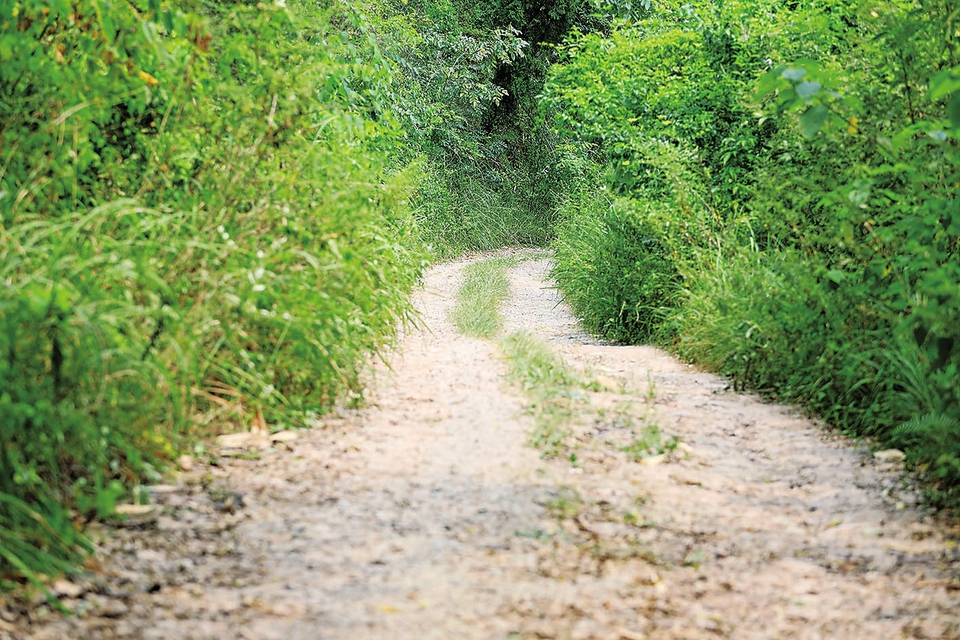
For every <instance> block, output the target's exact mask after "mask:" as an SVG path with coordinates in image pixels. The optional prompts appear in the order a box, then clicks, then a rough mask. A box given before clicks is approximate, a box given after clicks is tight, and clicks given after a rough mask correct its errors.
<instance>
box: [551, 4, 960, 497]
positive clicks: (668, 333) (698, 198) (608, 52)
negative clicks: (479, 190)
mask: <svg viewBox="0 0 960 640" xmlns="http://www.w3.org/2000/svg"><path fill="white" fill-rule="evenodd" d="M560 52H561V60H560V62H559V64H557V65H556V66H554V67H553V69H552V70H551V73H550V76H549V78H548V82H547V85H546V89H545V92H544V101H545V105H546V107H548V108H549V110H550V112H551V113H554V114H556V117H555V118H554V123H555V128H556V131H557V133H558V136H559V139H560V141H561V144H560V147H561V148H565V149H567V152H566V154H565V156H564V158H565V162H567V164H568V166H569V167H571V171H573V172H574V173H575V174H576V175H578V176H579V178H578V179H577V180H576V181H575V182H574V183H573V185H572V188H571V189H570V190H569V191H568V192H567V194H566V197H565V200H564V201H563V203H562V204H561V208H560V212H561V215H560V222H559V225H558V233H557V236H558V237H557V239H556V241H555V247H556V252H557V267H556V271H555V275H556V277H557V278H558V280H559V282H560V286H561V289H562V290H563V292H564V294H565V296H566V298H567V299H568V300H569V301H570V302H571V303H572V304H573V306H574V308H575V310H576V311H577V313H578V314H579V315H580V316H581V317H583V318H584V321H585V323H586V324H587V325H588V326H589V327H590V328H591V329H592V330H594V331H596V332H598V333H600V334H602V335H605V336H607V337H609V338H611V339H614V340H620V341H625V342H652V343H656V344H661V345H665V346H668V347H670V348H672V349H673V350H674V351H675V352H677V353H678V354H679V355H680V356H682V357H684V358H687V359H690V360H693V361H696V362H698V363H700V364H702V365H705V366H706V367H708V368H710V369H712V370H715V371H718V372H720V373H723V374H725V375H727V376H729V377H730V378H732V379H733V381H734V383H735V384H736V385H737V386H738V387H741V388H753V389H758V390H760V391H762V392H764V393H766V394H768V395H770V396H772V397H774V398H777V399H778V400H782V401H786V402H796V403H800V404H802V405H803V406H805V407H807V408H808V409H809V410H810V411H812V412H814V413H816V414H818V415H819V416H822V417H823V418H824V419H826V420H827V421H828V422H830V423H832V424H834V425H836V426H837V427H839V428H840V429H843V430H845V431H847V432H849V433H851V434H856V435H863V436H870V437H872V438H875V439H876V440H877V441H878V442H879V443H880V444H881V445H882V446H891V447H898V448H901V449H903V450H904V451H905V452H906V454H907V460H908V462H909V463H910V464H912V465H913V467H914V468H915V469H917V470H919V471H920V472H921V473H922V475H923V476H925V477H926V478H927V480H928V481H929V497H930V498H931V499H932V500H933V501H934V502H935V503H938V504H941V505H951V506H956V504H957V501H958V499H960V393H958V390H960V373H958V368H960V335H958V333H957V332H958V328H960V255H958V252H960V200H958V198H957V193H960V16H958V13H957V7H956V5H955V3H952V2H947V1H946V0H920V1H918V2H881V3H877V2H860V1H854V2H836V1H833V0H814V1H809V2H806V1H805V2H793V3H782V2H769V1H767V0H737V1H735V2H724V3H713V2H693V3H690V2H683V3H681V2H671V1H669V0H668V1H665V2H657V3H654V4H653V5H652V6H650V7H647V8H644V9H641V10H635V11H633V12H632V14H631V15H630V16H627V17H625V19H622V20H615V21H614V22H613V23H612V26H611V28H610V29H609V30H607V31H603V32H592V33H590V32H582V33H576V34H573V35H572V36H571V37H570V38H569V39H568V40H567V41H566V42H565V44H563V45H562V46H561V47H560Z"/></svg>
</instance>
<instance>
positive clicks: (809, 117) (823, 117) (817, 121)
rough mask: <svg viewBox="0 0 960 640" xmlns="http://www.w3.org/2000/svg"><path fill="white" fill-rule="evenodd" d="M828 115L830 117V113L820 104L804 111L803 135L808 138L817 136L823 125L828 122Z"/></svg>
mask: <svg viewBox="0 0 960 640" xmlns="http://www.w3.org/2000/svg"><path fill="white" fill-rule="evenodd" d="M828 115H830V111H829V110H828V109H827V108H826V107H825V106H823V105H820V104H818V105H817V106H815V107H810V108H809V109H807V110H806V111H804V112H803V115H802V116H800V130H801V131H802V132H803V135H804V136H806V137H807V138H812V137H813V136H815V135H817V132H818V131H820V128H821V127H823V123H824V122H826V121H827V116H828Z"/></svg>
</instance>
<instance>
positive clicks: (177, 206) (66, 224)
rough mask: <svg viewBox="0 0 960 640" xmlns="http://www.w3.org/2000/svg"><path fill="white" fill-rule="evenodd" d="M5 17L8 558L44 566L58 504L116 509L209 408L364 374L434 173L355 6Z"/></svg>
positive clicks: (254, 417)
mask: <svg viewBox="0 0 960 640" xmlns="http://www.w3.org/2000/svg"><path fill="white" fill-rule="evenodd" d="M334 24H337V25H338V26H337V27H334V26H333V25H334ZM0 27H2V32H0V105H2V106H0V109H2V110H3V123H4V124H3V128H2V129H0V148H3V149H4V157H3V158H2V159H0V162H2V163H3V164H2V165H0V220H2V226H0V237H2V242H0V258H2V260H0V265H2V267H0V354H2V355H0V436H2V439H3V441H4V443H5V446H4V447H3V449H2V452H0V571H2V573H3V574H4V575H11V574H10V572H11V571H16V572H19V573H20V574H21V575H27V576H31V575H32V574H33V572H35V571H41V572H44V573H47V574H53V573H56V570H57V569H60V568H63V567H64V566H65V565H64V564H63V563H64V562H71V561H74V560H75V558H76V553H77V551H78V549H79V547H77V546H76V545H77V541H78V540H79V539H78V538H77V537H76V535H75V534H74V533H73V530H72V524H71V522H70V520H69V518H68V517H67V516H66V515H65V513H66V512H65V511H64V510H63V507H69V508H73V509H75V510H77V511H78V512H79V513H80V514H83V515H89V514H91V513H99V514H101V515H104V514H108V513H110V512H112V510H113V506H114V504H115V503H116V501H117V500H118V499H121V497H122V496H123V495H124V494H129V490H130V488H131V487H132V486H133V485H135V484H136V483H138V482H141V481H144V480H145V479H146V480H156V479H157V477H158V472H159V471H160V469H161V467H162V465H163V464H164V463H165V461H167V460H169V459H170V458H171V457H173V456H174V454H175V453H176V452H177V451H178V450H179V449H180V447H181V446H183V445H184V444H185V443H186V442H187V440H184V438H185V437H186V436H191V435H194V434H196V433H197V427H198V426H203V425H204V424H211V426H210V427H209V428H211V429H223V428H225V425H230V424H233V425H242V424H244V423H248V422H251V421H253V422H257V423H259V424H261V425H265V424H266V423H270V424H271V425H274V426H276V425H281V424H284V423H287V424H290V423H298V422H301V421H302V420H303V418H304V417H305V416H306V415H307V414H308V412H322V411H325V410H326V409H327V408H329V407H330V406H331V403H333V402H335V401H337V400H339V399H342V398H344V397H347V396H349V395H351V394H353V395H356V394H359V393H360V391H361V388H360V382H359V373H360V371H361V370H362V369H363V367H364V366H365V363H366V361H367V359H368V358H369V356H370V354H371V353H372V352H375V351H377V350H379V349H381V348H382V347H383V346H384V345H385V344H386V343H387V342H389V340H390V339H391V336H392V335H393V333H394V331H395V329H396V328H397V326H398V323H401V322H402V321H403V320H404V319H405V318H407V317H409V314H410V313H411V310H410V307H409V301H408V296H407V294H408V292H409V291H410V289H411V287H412V286H413V285H414V283H415V281H416V279H417V278H418V275H419V272H420V270H421V268H422V265H423V258H422V255H421V254H422V251H421V248H420V245H419V242H418V240H417V237H418V236H417V233H416V230H415V226H414V223H413V219H412V214H411V212H410V209H409V207H408V205H407V199H408V195H409V191H410V186H411V181H413V180H415V179H416V178H417V177H418V175H419V174H418V172H417V170H416V167H412V168H409V169H404V168H403V166H402V163H400V162H399V161H398V158H400V157H401V155H403V154H405V153H406V151H405V149H404V147H403V143H402V134H401V131H400V129H398V128H397V127H396V126H393V125H391V123H390V119H389V118H388V117H386V115H385V113H382V112H378V109H380V108H382V102H380V100H381V98H382V94H383V93H384V91H385V90H386V88H387V87H389V62H388V61H387V60H386V59H384V58H383V57H382V56H379V54H378V52H377V50H376V47H375V46H374V45H372V44H371V43H370V42H369V40H368V39H367V38H366V36H365V34H364V23H363V21H362V18H361V17H360V16H358V15H356V14H354V13H351V11H349V10H348V9H346V8H345V7H340V6H333V7H329V8H326V9H323V8H318V7H317V6H315V5H309V6H308V5H302V4H297V5H296V6H291V7H289V8H288V7H285V6H283V3H278V4H276V5H262V4H259V5H244V4H236V5H234V4H215V5H210V4H208V5H204V6H203V8H202V9H201V8H199V6H198V7H197V8H194V9H192V10H191V9H189V8H188V7H186V6H183V5H180V6H168V5H162V6H161V5H159V4H152V3H151V4H149V5H144V6H139V5H135V4H130V3H120V4H118V5H115V6H114V7H113V9H112V10H111V11H110V12H102V11H99V10H98V6H97V5H96V3H91V2H88V1H87V0H73V1H72V2H69V3H61V4H59V5H51V6H49V7H48V6H45V5H42V4H28V5H25V6H21V5H19V4H16V5H12V4H10V3H6V4H3V6H2V8H0ZM361 47H366V48H367V49H368V50H369V53H368V54H366V58H367V61H366V62H363V61H358V60H357V55H356V52H357V51H358V50H360V48H361Z"/></svg>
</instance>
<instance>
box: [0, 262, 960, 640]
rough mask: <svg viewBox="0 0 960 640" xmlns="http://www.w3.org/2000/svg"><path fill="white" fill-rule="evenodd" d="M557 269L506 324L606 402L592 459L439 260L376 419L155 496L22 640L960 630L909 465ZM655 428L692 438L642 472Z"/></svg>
mask: <svg viewBox="0 0 960 640" xmlns="http://www.w3.org/2000/svg"><path fill="white" fill-rule="evenodd" d="M527 257H529V256H527ZM534 258H536V259H527V260H524V261H521V262H520V263H519V266H517V267H516V268H515V269H513V270H512V273H511V277H512V282H513V289H514V290H513V298H512V300H511V302H510V303H509V304H508V305H507V307H506V309H505V314H506V316H507V330H508V331H515V330H525V331H528V332H531V333H533V334H534V335H536V336H537V337H539V338H540V339H542V340H544V341H546V342H548V343H549V344H550V345H551V346H552V348H553V349H555V350H556V351H557V352H558V353H559V354H561V355H562V356H563V358H564V359H565V360H566V361H567V362H568V363H569V364H571V365H572V366H574V367H576V368H578V369H580V370H581V371H583V372H584V375H585V376H589V377H590V378H592V379H594V380H596V381H597V382H598V383H599V384H601V385H602V386H603V387H605V390H604V391H598V392H587V391H585V392H584V394H583V398H582V402H581V403H580V405H581V408H580V410H579V412H578V419H577V420H576V421H574V423H573V424H571V425H568V427H569V429H570V435H569V437H568V438H567V445H568V449H567V452H568V453H571V454H573V455H574V458H575V460H576V462H575V463H573V462H571V460H570V459H569V457H568V456H566V455H564V456H563V457H560V458H557V459H553V460H544V459H542V458H541V456H540V453H539V452H538V451H537V450H536V449H534V448H532V447H531V446H530V445H529V444H528V443H527V437H528V432H529V430H530V429H531V426H532V421H531V419H530V418H529V417H528V416H527V415H526V413H525V407H526V406H527V405H526V403H527V400H525V399H524V398H523V397H522V396H521V395H519V394H518V393H517V392H516V391H515V390H514V389H513V388H511V386H510V384H509V383H507V382H506V381H505V380H504V373H505V371H506V364H505V363H504V362H503V361H502V360H501V358H500V356H499V351H498V348H497V346H496V345H495V344H494V343H491V342H485V341H480V340H473V339H468V338H464V337H462V336H460V335H459V334H457V333H456V331H455V330H454V328H453V327H452V326H451V325H450V323H449V322H448V320H447V312H448V309H449V308H450V306H451V305H452V303H453V299H454V294H455V292H456V289H457V286H458V284H459V282H460V273H461V269H462V266H463V263H450V264H444V265H440V266H438V267H435V268H434V269H432V270H431V271H430V272H429V273H428V274H427V276H426V282H425V288H424V291H423V292H422V294H421V295H420V296H419V304H420V307H421V309H422V311H423V320H424V326H425V328H424V329H423V330H414V331H410V332H409V333H408V335H406V336H405V338H404V341H403V349H402V351H401V352H399V353H397V354H396V355H395V356H394V357H391V358H390V359H389V360H390V368H389V369H388V368H386V367H380V369H379V371H378V374H377V376H376V380H375V381H374V383H373V391H372V392H371V399H370V406H368V407H367V408H365V409H363V410H360V411H356V412H343V413H342V415H340V416H338V417H336V418H331V419H327V420H325V421H324V422H323V423H322V424H321V425H318V427H317V428H315V429H313V430H310V431H305V432H302V433H301V434H300V436H299V438H297V439H296V440H294V441H292V442H288V443H277V444H276V445H275V446H272V447H270V448H267V449H266V450H265V451H263V452H262V453H260V454H258V455H256V456H247V457H253V458H258V459H244V457H243V456H241V457H237V456H232V457H231V456H230V455H229V454H231V453H235V452H231V451H223V452H222V453H223V454H224V456H223V457H221V458H220V460H219V464H218V465H216V466H201V465H198V466H197V468H195V469H191V470H189V471H185V472H184V473H183V474H181V477H180V482H179V484H178V485H177V486H172V487H159V488H156V489H155V490H154V491H155V496H154V499H155V501H156V503H157V504H158V505H161V506H162V512H161V513H160V515H159V517H157V518H156V519H154V520H150V521H148V522H146V523H145V524H142V525H139V526H135V527H127V528H123V529H104V530H102V531H100V532H99V533H98V534H97V536H98V539H99V540H100V543H101V545H102V551H103V552H102V554H101V556H100V558H99V560H98V563H97V564H96V565H95V566H94V567H93V569H94V570H93V571H92V572H91V574H90V575H89V576H87V577H84V578H77V579H74V580H72V581H70V582H61V583H60V584H59V586H58V589H59V590H60V593H62V594H63V596H64V601H65V602H66V603H67V604H68V605H70V606H71V607H73V608H75V609H77V610H78V611H79V612H80V613H79V615H77V616H75V617H71V618H62V617H60V616H59V615H57V614H55V613H54V612H52V611H51V610H50V609H49V607H47V606H45V605H43V604H42V603H41V602H39V601H34V602H33V603H23V602H16V601H12V600H11V601H8V602H5V603H2V606H0V640H6V639H7V638H15V639H17V640H19V639H21V638H23V639H26V638H30V639H36V640H39V639H47V638H50V639H53V638H56V639H60V638H83V639H84V640H88V639H89V640H93V639H96V638H143V639H149V640H159V639H174V638H176V639H184V638H189V639H196V640H201V639H206V638H211V639H213V638H218V639H219V638H237V639H239V638H245V639H250V640H253V639H257V640H268V639H273V638H276V639H295V638H303V639H315V638H324V639H326V638H330V639H344V640H346V639H362V638H371V639H380V638H383V639H416V640H430V639H437V640H441V639H442V640H449V639H472V638H476V639H478V640H479V639H494V638H502V639H510V638H513V639H521V638H523V639H533V638H557V639H564V640H589V639H596V640H607V639H609V640H617V639H625V640H636V639H638V638H650V639H657V638H665V639H666V638H684V639H686V638H689V639H694V638H714V637H727V638H737V639H739V638H960V608H958V606H957V605H958V604H960V590H958V589H960V581H958V579H960V554H958V552H957V551H956V546H955V542H954V541H955V540H956V538H957V537H958V532H957V531H956V530H954V529H950V528H948V527H946V526H945V525H942V524H937V523H936V521H935V519H934V518H933V517H932V516H931V515H930V514H929V513H927V512H925V511H924V510H923V508H922V507H920V506H918V505H917V499H916V495H915V493H914V492H913V491H912V490H911V485H910V481H909V479H904V478H903V477H902V472H901V470H900V468H899V467H898V466H897V463H887V462H880V461H878V460H876V459H874V458H873V457H872V456H871V455H870V452H869V451H868V450H867V449H866V447H864V446H861V447H857V446H854V445H853V443H851V442H848V441H846V440H844V439H842V438H840V437H839V436H837V435H836V434H834V433H831V432H829V431H824V430H822V429H821V428H820V427H818V426H817V425H816V424H814V423H812V422H811V421H810V420H808V419H805V418H803V417H802V416H800V415H798V414H797V413H796V412H794V411H792V410H791V409H789V408H784V407H780V406H775V405H770V404H766V403H764V402H762V401H760V400H758V399H756V398H754V397H751V396H746V395H742V394H737V393H732V392H730V391H729V389H728V387H727V385H726V383H725V382H724V381H723V380H722V379H720V378H717V377H715V376H712V375H709V374H705V373H703V372H700V371H698V370H696V369H695V368H692V367H690V366H688V365H685V364H682V363H679V362H677V361H676V360H674V359H673V358H671V357H670V356H668V355H667V354H665V353H663V352H662V351H659V350H656V349H652V348H649V347H619V346H610V345H606V344H603V343H602V342H599V341H597V340H596V339H593V338H591V337H590V336H587V335H585V334H583V333H582V332H580V331H579V330H578V328H577V325H576V322H575V319H574V318H573V317H572V316H571V315H570V313H569V311H568V310H567V309H566V308H565V307H564V306H563V305H562V304H560V301H559V299H558V296H557V294H556V292H555V291H554V290H552V289H550V288H548V287H549V282H548V271H549V261H548V260H547V259H545V258H543V257H542V256H540V257H538V256H534ZM651 424H656V425H657V426H658V427H659V428H660V429H661V430H662V432H663V441H664V442H665V443H666V442H670V441H671V438H676V439H678V440H672V441H673V442H679V444H678V445H677V446H676V447H675V448H673V447H666V449H667V451H666V452H665V453H664V454H663V455H650V456H647V457H644V458H643V459H641V460H640V461H636V460H634V459H632V458H631V457H630V456H628V455H627V454H626V453H624V452H623V451H622V450H621V449H622V448H623V447H624V446H625V445H628V444H629V443H630V442H631V441H632V440H633V439H634V438H636V437H637V435H638V433H640V431H641V430H642V428H643V427H644V426H649V425H651ZM654 453H656V452H654Z"/></svg>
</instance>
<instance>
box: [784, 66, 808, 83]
mask: <svg viewBox="0 0 960 640" xmlns="http://www.w3.org/2000/svg"><path fill="white" fill-rule="evenodd" d="M805 75H807V70H806V69H800V68H797V67H793V68H790V69H785V70H784V72H783V73H781V74H780V76H781V77H783V78H786V79H787V80H790V81H791V82H800V81H801V80H803V76H805Z"/></svg>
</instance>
